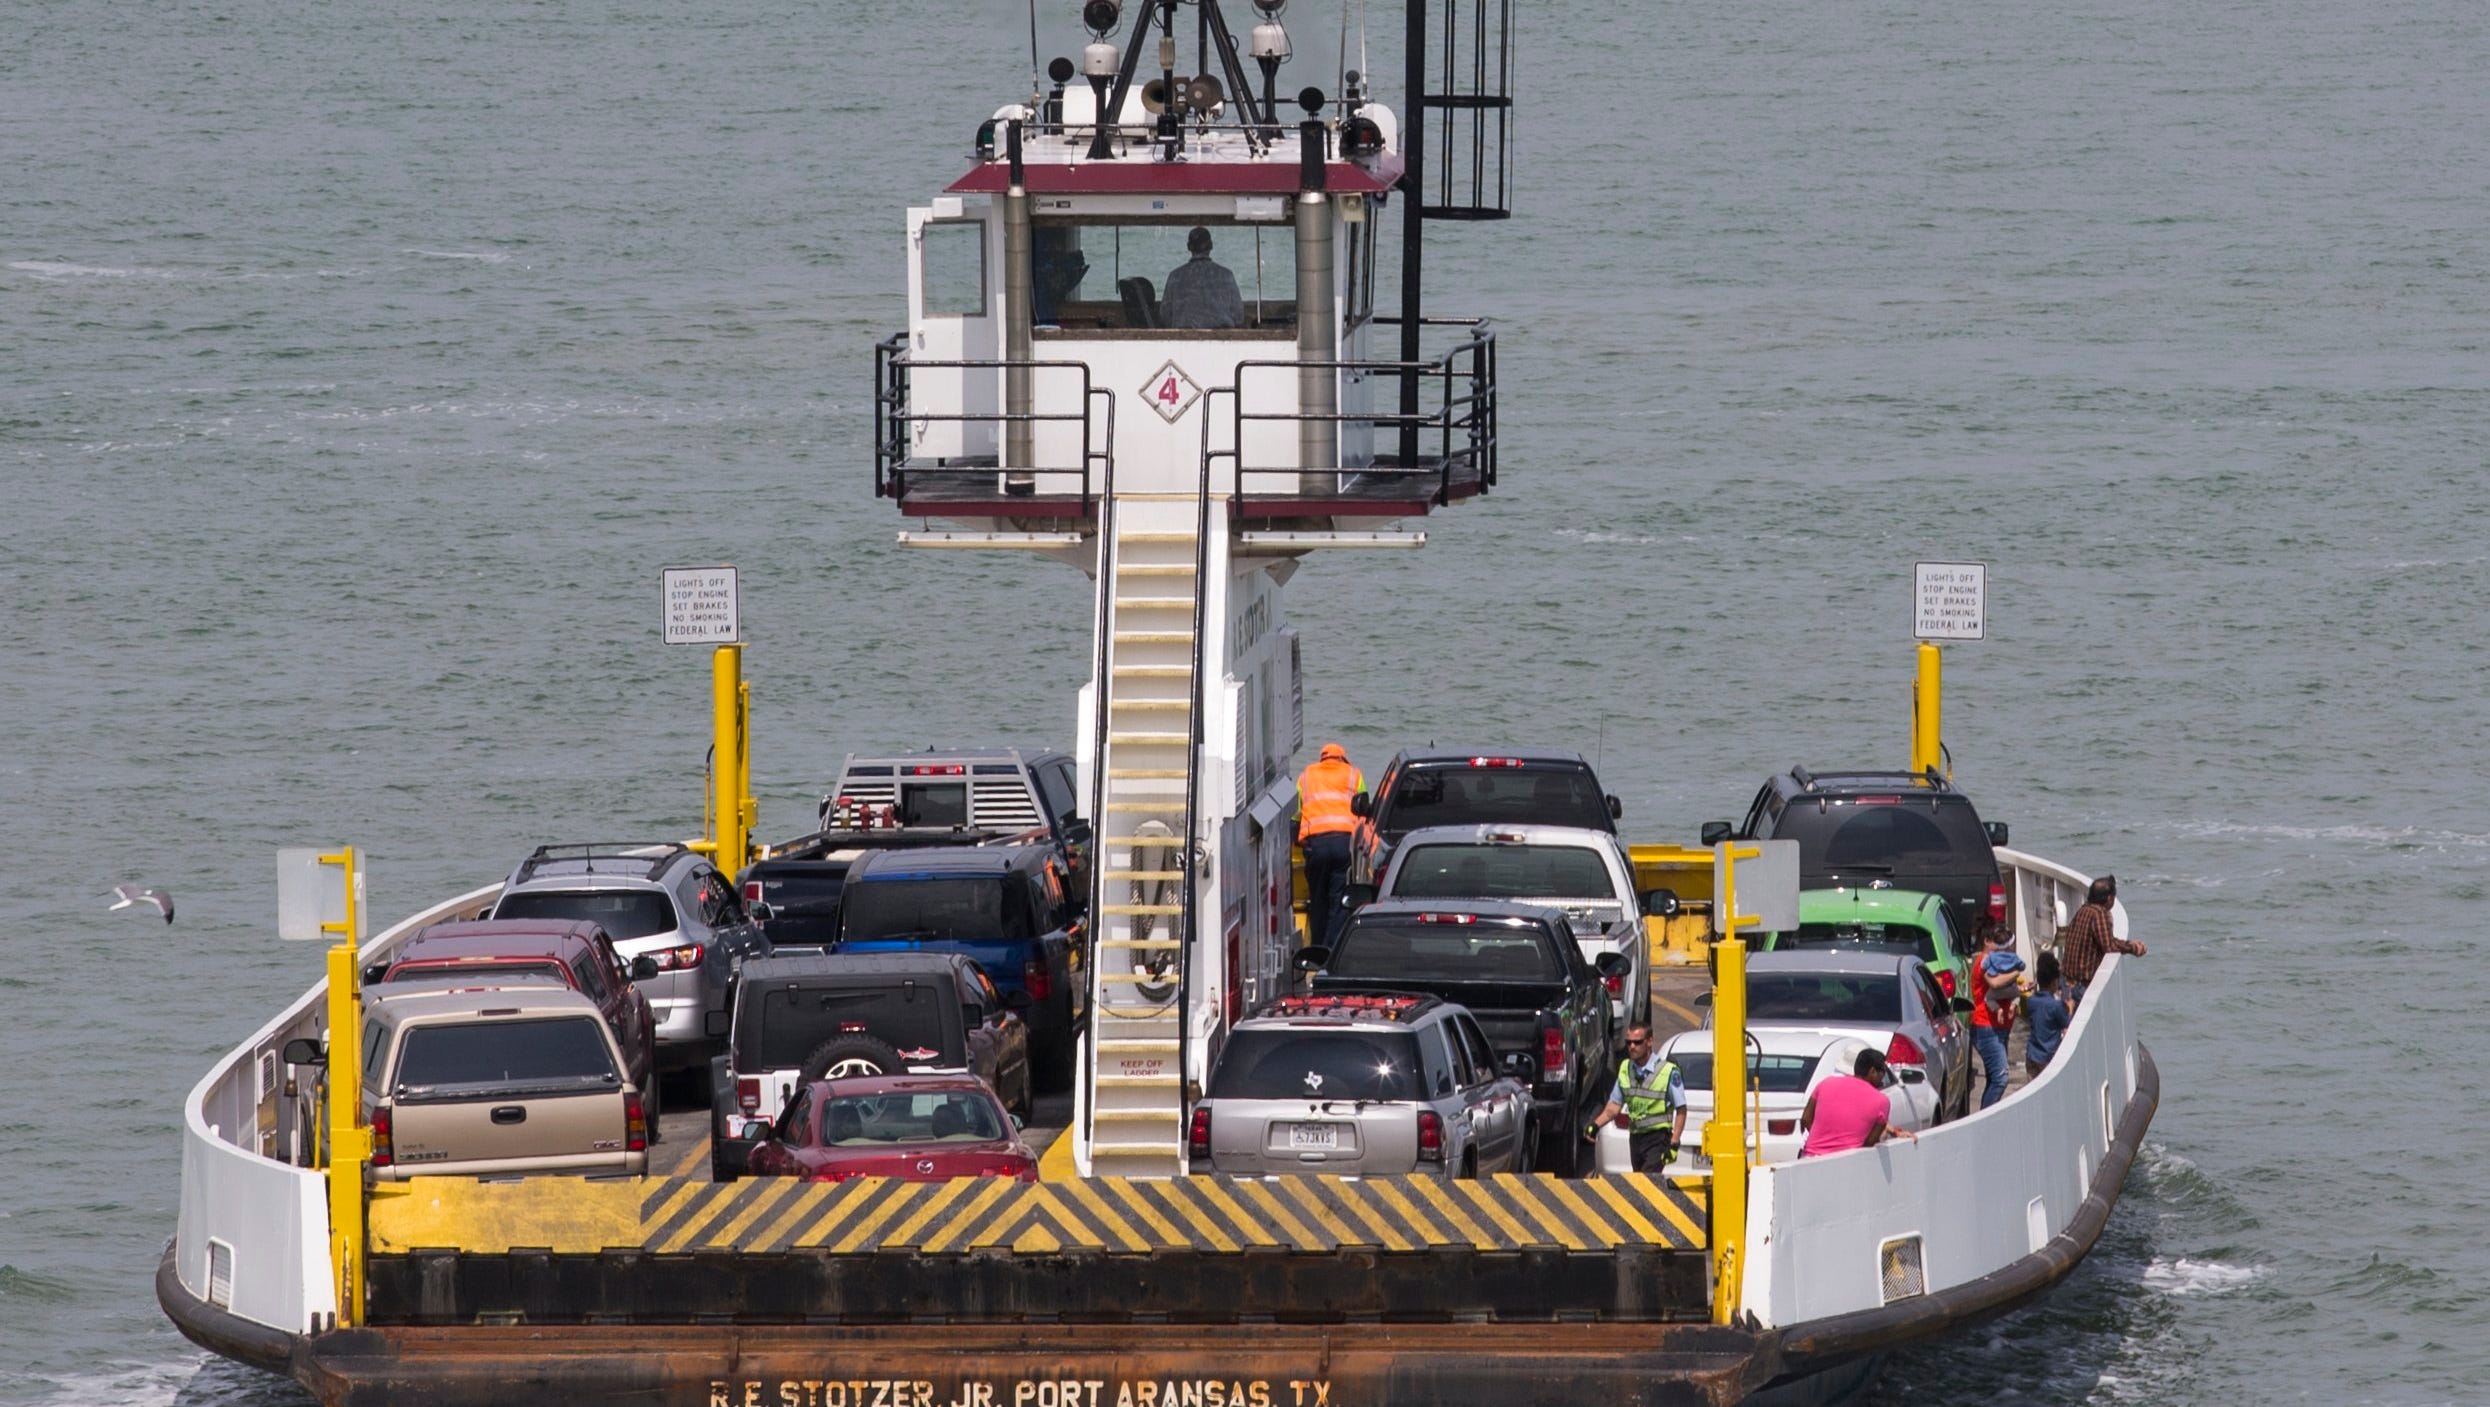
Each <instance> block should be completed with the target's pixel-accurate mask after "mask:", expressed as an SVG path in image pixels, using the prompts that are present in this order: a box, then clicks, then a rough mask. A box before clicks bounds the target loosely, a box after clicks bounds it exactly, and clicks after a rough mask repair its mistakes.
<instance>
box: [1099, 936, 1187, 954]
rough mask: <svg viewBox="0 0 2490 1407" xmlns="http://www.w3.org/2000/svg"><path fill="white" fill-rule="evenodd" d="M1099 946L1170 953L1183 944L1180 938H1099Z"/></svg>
mask: <svg viewBox="0 0 2490 1407" xmlns="http://www.w3.org/2000/svg"><path fill="white" fill-rule="evenodd" d="M1098 946H1099V947H1100V948H1121V949H1123V950H1124V951H1126V952H1128V953H1171V952H1174V951H1175V950H1176V949H1178V948H1181V947H1183V946H1184V940H1182V939H1180V938H1101V939H1099V940H1098Z"/></svg>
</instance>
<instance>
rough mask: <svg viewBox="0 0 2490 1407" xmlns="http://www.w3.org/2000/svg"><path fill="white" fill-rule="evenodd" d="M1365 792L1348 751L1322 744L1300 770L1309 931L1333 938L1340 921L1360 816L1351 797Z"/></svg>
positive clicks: (1323, 939)
mask: <svg viewBox="0 0 2490 1407" xmlns="http://www.w3.org/2000/svg"><path fill="white" fill-rule="evenodd" d="M1364 790H1366V777H1365V774H1364V773H1362V772H1360V771H1358V770H1357V769H1356V768H1355V767H1352V766H1350V765H1349V750H1348V749H1347V748H1344V747H1342V746H1341V745H1340V744H1338V743H1325V744H1323V751H1322V755H1321V756H1319V757H1317V758H1315V759H1314V765H1312V766H1310V767H1308V768H1306V769H1305V771H1303V772H1300V773H1298V774H1297V846H1298V848H1299V849H1300V850H1302V851H1304V852H1305V865H1306V935H1307V937H1308V938H1309V939H1311V940H1312V941H1313V942H1316V943H1324V944H1327V943H1329V942H1331V931H1332V929H1333V927H1334V926H1335V925H1337V924H1338V923H1339V922H1340V897H1341V889H1342V887H1343V885H1344V884H1345V883H1346V882H1347V880H1348V878H1349V848H1350V847H1349V841H1350V837H1351V836H1352V835H1353V834H1354V833H1355V832H1356V830H1357V814H1356V813H1355V812H1353V811H1351V810H1350V809H1349V798H1350V797H1353V796H1355V795H1357V794H1358V793H1359V792H1362V791H1364Z"/></svg>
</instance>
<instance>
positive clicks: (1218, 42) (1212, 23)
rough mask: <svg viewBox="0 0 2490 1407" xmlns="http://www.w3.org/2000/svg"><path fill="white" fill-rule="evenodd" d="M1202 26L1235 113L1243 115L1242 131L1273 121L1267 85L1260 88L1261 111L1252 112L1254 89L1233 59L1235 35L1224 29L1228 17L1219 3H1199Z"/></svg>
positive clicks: (1241, 61) (1240, 62)
mask: <svg viewBox="0 0 2490 1407" xmlns="http://www.w3.org/2000/svg"><path fill="white" fill-rule="evenodd" d="M1202 25H1203V28H1204V29H1205V30H1207V31H1208V32H1209V34H1210V41H1211V44H1212V45H1213V46H1214V47H1216V48H1217V49H1218V51H1219V71H1220V72H1222V73H1224V74H1226V75H1227V76H1228V94H1229V96H1230V98H1231V99H1232V100H1233V101H1234V102H1235V103H1236V106H1237V111H1239V112H1240V113H1242V114H1244V116H1243V117H1242V118H1241V119H1239V120H1240V121H1242V122H1243V124H1244V126H1245V130H1246V131H1248V132H1251V131H1253V130H1255V128H1256V126H1257V125H1258V124H1260V123H1264V122H1273V121H1277V120H1278V117H1277V114H1276V113H1275V112H1274V111H1273V110H1272V108H1271V106H1270V96H1269V93H1268V91H1267V90H1268V88H1269V85H1268V84H1265V85H1264V87H1265V89H1266V92H1265V94H1264V98H1263V110H1262V111H1261V112H1260V113H1256V112H1255V111H1254V85H1253V83H1252V82H1251V81H1250V80H1248V79H1247V78H1246V77H1245V60H1244V59H1242V58H1240V57H1239V56H1238V55H1237V52H1236V35H1235V33H1234V32H1233V31H1231V30H1230V29H1229V28H1228V17H1227V15H1226V14H1224V13H1222V12H1221V10H1220V8H1219V0H1202Z"/></svg>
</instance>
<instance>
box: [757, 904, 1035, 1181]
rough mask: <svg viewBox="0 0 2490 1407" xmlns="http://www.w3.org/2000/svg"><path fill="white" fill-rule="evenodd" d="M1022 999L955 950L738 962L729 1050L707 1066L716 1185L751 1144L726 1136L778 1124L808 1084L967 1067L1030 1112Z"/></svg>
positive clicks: (1024, 1113)
mask: <svg viewBox="0 0 2490 1407" xmlns="http://www.w3.org/2000/svg"><path fill="white" fill-rule="evenodd" d="M1027 1005H1028V1001H1027V999H1026V998H1024V997H1022V996H1020V995H1019V994H1018V993H1003V992H998V991H997V990H995V986H994V984H993V983H992V982H990V981H988V980H987V979H986V975H985V974H984V973H983V972H980V971H979V970H978V969H977V964H976V963H974V962H971V961H970V960H968V959H967V958H965V957H961V956H959V955H957V954H953V953H875V954H871V955H859V956H846V955H841V954H831V955H828V956H818V955H816V956H804V957H783V958H780V957H773V958H763V959H761V960H760V961H758V962H750V963H746V964H744V969H743V980H742V981H741V982H739V983H737V984H736V987H735V1004H734V1008H733V1011H732V1015H731V1021H722V1020H716V1019H713V1020H712V1022H711V1025H712V1027H713V1029H714V1032H715V1034H717V1035H721V1036H726V1037H727V1038H728V1040H727V1047H726V1054H724V1055H721V1056H718V1057H717V1058H716V1059H714V1060H712V1061H710V1062H709V1109H710V1123H711V1128H710V1133H711V1136H712V1139H713V1142H712V1143H711V1145H710V1159H709V1168H710V1171H711V1173H712V1174H713V1175H715V1176H716V1177H717V1178H718V1180H719V1181H721V1182H723V1181H725V1180H726V1179H728V1178H731V1177H734V1176H736V1175H737V1174H739V1173H741V1172H742V1171H743V1166H744V1155H745V1154H746V1153H748V1152H750V1151H751V1148H752V1145H751V1144H750V1143H749V1142H747V1141H746V1140H744V1139H742V1138H739V1137H734V1136H732V1135H733V1134H734V1133H735V1132H737V1131H739V1130H741V1129H742V1128H743V1126H744V1122H745V1121H746V1120H749V1119H775V1118H777V1117H778V1113H779V1110H780V1109H782V1108H783V1107H785V1105H786V1102H787V1100H788V1098H789V1097H790V1096H791V1095H793V1094H794V1093H795V1091H796V1090H798V1089H800V1088H802V1087H803V1086H805V1085H808V1084H811V1083H812V1082H813V1081H815V1080H824V1079H844V1078H847V1077H849V1076H854V1075H908V1074H927V1073H932V1072H937V1071H947V1070H966V1071H968V1072H969V1073H970V1074H973V1075H976V1076H978V1077H980V1078H982V1079H983V1080H985V1082H986V1083H987V1084H989V1085H991V1086H993V1088H994V1093H995V1096H996V1097H997V1098H999V1099H1001V1100H1002V1101H1003V1103H1004V1104H1005V1106H1007V1107H1008V1108H1010V1109H1011V1110H1012V1112H1013V1113H1015V1114H1018V1115H1020V1116H1021V1117H1022V1118H1026V1117H1028V1114H1029V1097H1030V1090H1029V1023H1028V1022H1027V1021H1025V1020H1023V1019H1022V1018H1021V1016H1020V1012H1021V1010H1022V1009H1023V1008H1025V1007H1026V1006H1027Z"/></svg>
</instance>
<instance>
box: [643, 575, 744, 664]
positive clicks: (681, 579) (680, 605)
mask: <svg viewBox="0 0 2490 1407" xmlns="http://www.w3.org/2000/svg"><path fill="white" fill-rule="evenodd" d="M661 575H663V577H664V578H665V598H666V604H665V611H666V614H665V630H666V643H667V644H669V645H732V644H734V643H735V642H736V641H738V640H741V639H742V638H744V636H743V604H742V596H741V588H740V586H739V585H738V583H737V581H736V579H735V569H734V568H733V567H667V568H665V569H664V571H663V572H662V573H661Z"/></svg>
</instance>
